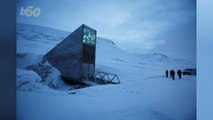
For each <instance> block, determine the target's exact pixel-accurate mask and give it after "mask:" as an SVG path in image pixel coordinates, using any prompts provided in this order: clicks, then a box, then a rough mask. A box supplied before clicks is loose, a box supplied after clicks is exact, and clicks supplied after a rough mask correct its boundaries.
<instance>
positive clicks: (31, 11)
mask: <svg viewBox="0 0 213 120" xmlns="http://www.w3.org/2000/svg"><path fill="white" fill-rule="evenodd" d="M40 14H41V9H40V8H38V7H35V8H34V7H33V6H28V7H26V8H24V7H21V10H20V15H24V16H27V17H31V16H34V17H38V16H39V15H40Z"/></svg>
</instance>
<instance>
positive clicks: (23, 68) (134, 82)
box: [17, 24, 196, 120]
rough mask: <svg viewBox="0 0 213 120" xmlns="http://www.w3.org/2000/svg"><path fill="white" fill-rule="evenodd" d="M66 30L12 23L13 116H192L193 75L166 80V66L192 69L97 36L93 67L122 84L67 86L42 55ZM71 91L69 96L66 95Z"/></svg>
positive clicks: (90, 119) (138, 119)
mask: <svg viewBox="0 0 213 120" xmlns="http://www.w3.org/2000/svg"><path fill="white" fill-rule="evenodd" d="M69 34H70V33H69V32H65V31H59V30H54V29H50V28H44V27H38V26H32V25H25V24H17V119H18V120H46V119H51V120H59V119H60V120H75V119H78V120H194V119H196V76H183V79H181V80H179V79H178V78H177V76H176V80H171V79H170V78H165V75H164V72H165V70H166V69H175V70H177V69H182V70H183V69H185V68H194V67H196V64H195V63H191V62H190V61H185V60H175V59H172V58H169V57H167V56H166V55H163V54H160V53H150V54H131V53H128V52H126V51H123V50H122V49H120V48H119V47H117V46H116V44H115V43H114V42H113V41H111V40H108V39H104V38H97V44H96V70H101V71H105V72H110V73H115V74H117V75H118V76H119V78H120V80H121V84H117V85H112V84H109V85H96V86H92V87H86V88H82V89H71V88H72V86H69V85H67V84H65V83H63V81H61V79H60V77H59V76H60V72H59V71H58V70H57V69H55V68H53V67H52V66H51V65H50V64H49V63H48V62H45V61H43V59H42V57H43V55H44V54H46V53H47V52H48V51H49V50H51V49H52V48H53V47H54V46H55V45H57V44H58V43H59V42H61V41H62V40H63V39H64V38H65V37H66V36H67V35H69ZM70 93H72V94H70Z"/></svg>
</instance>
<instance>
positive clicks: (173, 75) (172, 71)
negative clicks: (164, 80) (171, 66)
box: [171, 70, 175, 80]
mask: <svg viewBox="0 0 213 120" xmlns="http://www.w3.org/2000/svg"><path fill="white" fill-rule="evenodd" d="M171 76H172V79H173V80H175V71H174V70H171Z"/></svg>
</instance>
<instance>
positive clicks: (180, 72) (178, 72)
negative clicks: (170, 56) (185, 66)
mask: <svg viewBox="0 0 213 120" xmlns="http://www.w3.org/2000/svg"><path fill="white" fill-rule="evenodd" d="M177 74H178V77H179V79H181V75H182V71H181V70H180V69H179V70H178V71H177Z"/></svg>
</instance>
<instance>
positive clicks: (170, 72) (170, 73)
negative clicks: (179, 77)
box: [169, 70, 172, 78]
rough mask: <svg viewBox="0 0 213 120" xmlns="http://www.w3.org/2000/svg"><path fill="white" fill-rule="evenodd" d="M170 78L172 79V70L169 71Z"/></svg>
mask: <svg viewBox="0 0 213 120" xmlns="http://www.w3.org/2000/svg"><path fill="white" fill-rule="evenodd" d="M169 77H170V78H172V70H170V71H169Z"/></svg>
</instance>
